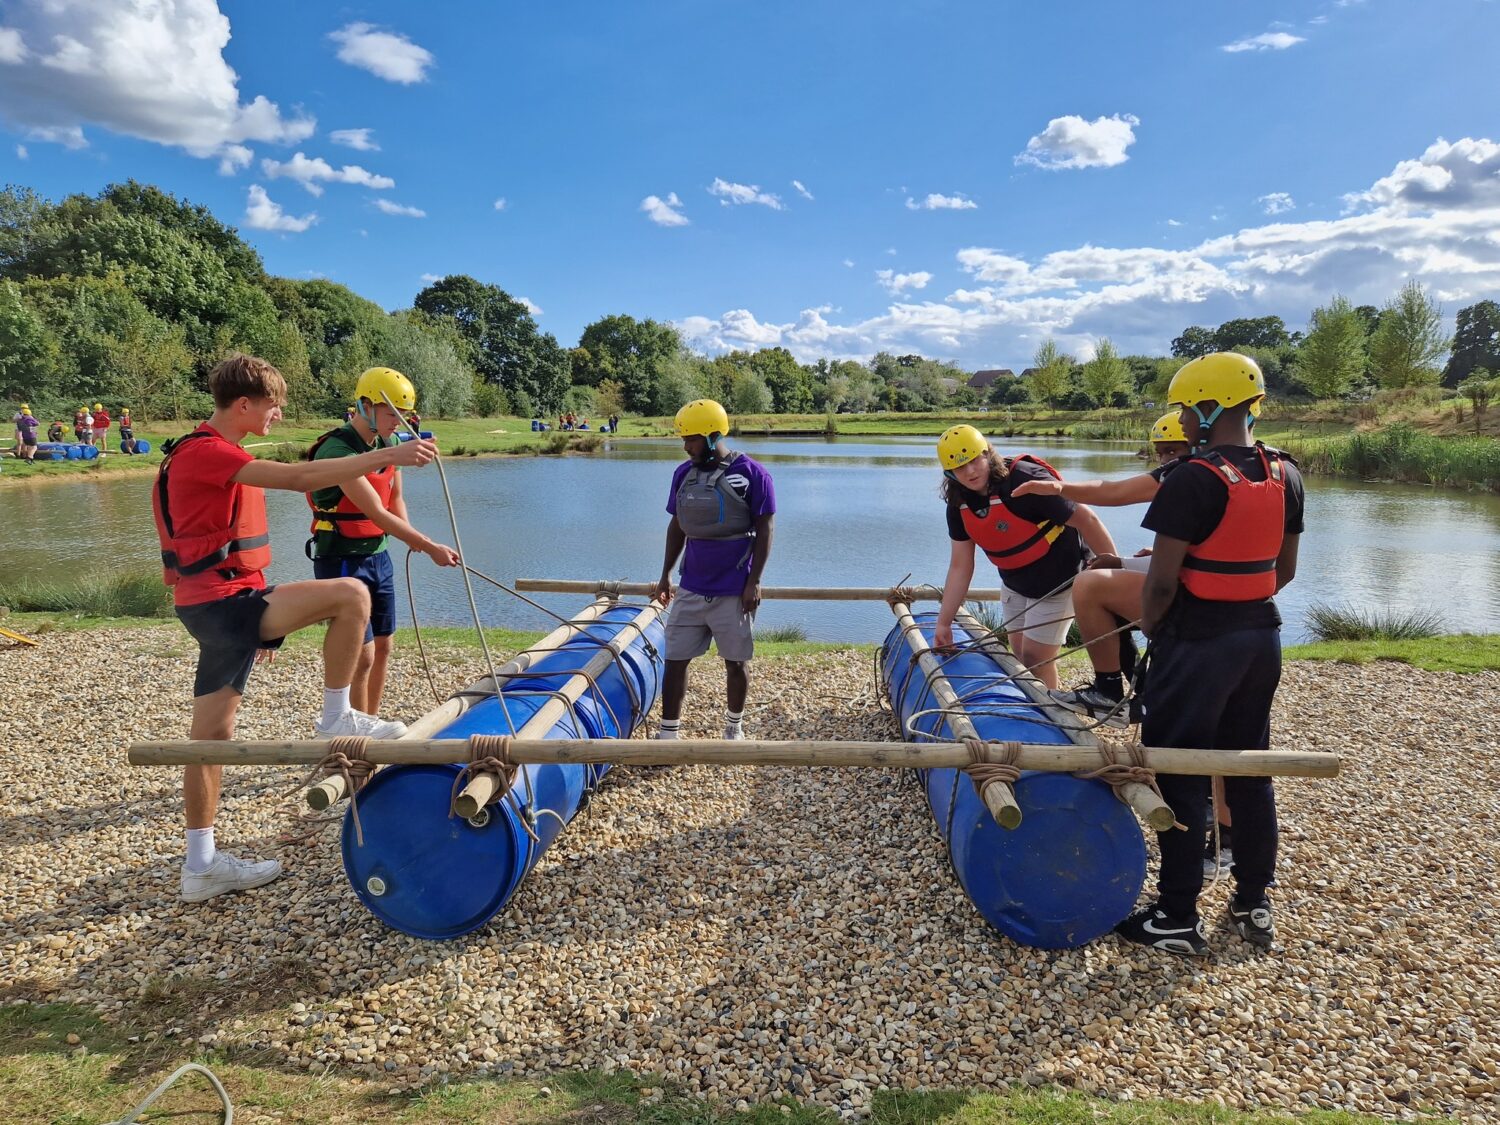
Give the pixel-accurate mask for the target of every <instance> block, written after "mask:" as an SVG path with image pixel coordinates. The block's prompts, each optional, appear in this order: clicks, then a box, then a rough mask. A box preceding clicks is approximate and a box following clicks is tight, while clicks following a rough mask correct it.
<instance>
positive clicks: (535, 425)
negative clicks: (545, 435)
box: [531, 418, 542, 433]
mask: <svg viewBox="0 0 1500 1125" xmlns="http://www.w3.org/2000/svg"><path fill="white" fill-rule="evenodd" d="M541 428H542V424H541V423H540V422H539V421H537V420H536V419H535V418H533V419H532V420H531V432H532V433H536V432H537V431H539V430H540V429H541Z"/></svg>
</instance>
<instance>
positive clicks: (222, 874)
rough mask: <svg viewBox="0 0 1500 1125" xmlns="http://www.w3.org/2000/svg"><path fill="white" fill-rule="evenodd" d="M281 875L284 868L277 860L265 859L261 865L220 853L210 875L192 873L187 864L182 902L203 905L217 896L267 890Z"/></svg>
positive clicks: (183, 872)
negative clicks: (254, 889) (233, 892)
mask: <svg viewBox="0 0 1500 1125" xmlns="http://www.w3.org/2000/svg"><path fill="white" fill-rule="evenodd" d="M280 874H281V864H280V862H278V861H277V860H274V859H263V860H261V861H260V862H259V863H257V862H255V861H254V860H250V859H239V858H238V857H236V856H232V855H229V854H228V853H227V852H219V853H217V854H216V855H215V856H214V861H213V862H212V863H211V864H209V865H208V870H207V871H196V872H194V871H189V870H188V869H187V865H186V864H183V867H182V901H183V902H203V901H204V900H205V899H210V898H213V897H214V896H215V895H224V894H229V893H230V892H231V891H248V890H250V889H251V888H252V887H263V886H265V885H266V884H267V883H269V882H270V881H271V880H272V879H274V878H276V876H278V875H280Z"/></svg>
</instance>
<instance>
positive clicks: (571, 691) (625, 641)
mask: <svg viewBox="0 0 1500 1125" xmlns="http://www.w3.org/2000/svg"><path fill="white" fill-rule="evenodd" d="M661 611H662V606H661V605H659V604H658V603H656V602H650V603H648V604H647V605H644V606H640V607H639V610H638V612H637V613H636V615H635V617H634V618H632V619H631V621H630V622H628V623H626V624H625V625H622V626H621V628H620V631H619V632H618V633H616V634H615V636H614V637H613V638H612V639H611V640H610V641H609V643H608V644H607V645H605V646H604V647H602V648H600V649H599V651H598V652H597V653H595V655H594V657H593V658H592V659H591V660H590V661H589V662H588V663H587V664H585V665H584V666H583V668H582V669H581V670H580V671H579V672H578V673H577V674H576V675H574V676H571V677H570V678H569V679H568V680H567V682H565V683H564V684H563V686H562V687H561V688H559V689H558V691H557V694H556V695H555V696H553V697H552V698H551V699H549V700H547V702H546V703H544V704H542V706H541V708H540V709H539V710H538V711H537V712H536V714H534V715H532V716H531V718H530V719H528V720H526V722H525V724H524V725H523V726H522V727H521V729H520V730H518V731H516V734H515V737H517V738H527V739H536V738H541V736H542V735H543V734H545V733H546V732H547V731H549V730H551V729H552V727H553V725H554V724H555V723H556V722H557V720H558V719H560V718H562V717H563V715H564V714H566V713H567V711H568V708H569V707H570V706H571V705H572V704H574V703H576V702H578V700H579V698H580V697H582V695H583V693H584V692H586V691H588V690H589V688H590V687H591V686H592V685H593V681H594V680H596V679H597V678H598V677H599V676H600V675H601V674H602V673H603V672H604V670H605V669H606V668H608V667H609V665H610V663H611V662H612V661H614V660H615V658H616V657H617V656H618V655H619V654H620V653H621V652H622V651H623V650H624V649H626V648H628V647H629V646H630V644H631V642H632V641H634V640H635V639H636V637H637V636H638V635H639V634H640V633H641V632H644V630H645V629H646V627H647V626H648V625H650V624H651V622H653V621H655V620H656V618H657V616H658V615H659V614H660V613H661ZM602 741H604V742H606V743H607V744H612V743H614V742H616V741H618V740H616V739H604V740H602ZM467 757H468V754H467V753H465V754H464V755H462V757H461V758H458V759H455V761H461V760H463V758H467ZM604 760H606V761H608V760H609V759H604ZM499 788H500V779H499V778H498V777H496V776H495V775H494V774H491V773H481V774H477V775H475V776H474V777H472V778H470V780H469V783H468V784H467V785H465V786H464V789H463V792H462V793H460V794H459V795H458V796H457V797H456V798H455V799H454V801H453V811H454V812H456V813H458V815H459V816H462V817H471V816H474V815H475V814H476V813H478V812H479V810H480V809H482V808H484V806H485V805H487V804H489V803H490V802H491V801H493V800H494V799H495V797H496V796H497V795H498V793H499Z"/></svg>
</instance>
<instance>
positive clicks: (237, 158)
mask: <svg viewBox="0 0 1500 1125" xmlns="http://www.w3.org/2000/svg"><path fill="white" fill-rule="evenodd" d="M254 159H255V153H254V152H253V151H251V149H250V148H249V147H248V146H246V145H225V146H224V147H223V148H221V149H220V150H219V175H221V176H232V175H234V174H235V173H236V172H243V171H244V170H245V169H246V168H248V167H250V161H252V160H254Z"/></svg>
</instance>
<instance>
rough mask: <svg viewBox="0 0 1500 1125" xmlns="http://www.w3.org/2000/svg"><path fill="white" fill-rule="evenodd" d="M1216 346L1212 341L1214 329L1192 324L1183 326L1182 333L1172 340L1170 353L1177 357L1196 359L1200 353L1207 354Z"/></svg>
mask: <svg viewBox="0 0 1500 1125" xmlns="http://www.w3.org/2000/svg"><path fill="white" fill-rule="evenodd" d="M1215 347H1217V344H1216V343H1215V341H1214V330H1213V329H1212V328H1202V327H1200V326H1198V325H1193V326H1192V327H1191V328H1184V329H1183V330H1182V335H1181V336H1178V337H1177V338H1176V339H1175V340H1173V341H1172V354H1173V355H1175V356H1176V357H1177V358H1178V359H1197V358H1198V357H1199V356H1200V355H1207V354H1208V353H1209V352H1211V351H1213V350H1214V349H1215Z"/></svg>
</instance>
